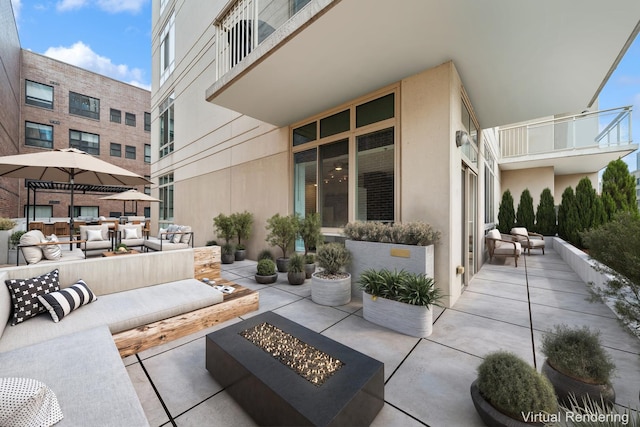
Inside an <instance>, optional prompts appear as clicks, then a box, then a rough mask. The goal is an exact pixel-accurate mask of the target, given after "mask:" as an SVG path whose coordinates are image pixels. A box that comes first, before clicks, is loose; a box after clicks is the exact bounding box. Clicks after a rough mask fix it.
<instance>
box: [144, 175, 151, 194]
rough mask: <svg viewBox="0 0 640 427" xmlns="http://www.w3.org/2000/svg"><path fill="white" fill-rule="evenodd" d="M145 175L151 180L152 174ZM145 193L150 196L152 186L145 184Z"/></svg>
mask: <svg viewBox="0 0 640 427" xmlns="http://www.w3.org/2000/svg"><path fill="white" fill-rule="evenodd" d="M144 177H145V179H146V180H147V181H151V176H150V175H145V176H144ZM144 194H146V195H147V196H150V195H151V187H149V186H148V185H145V186H144Z"/></svg>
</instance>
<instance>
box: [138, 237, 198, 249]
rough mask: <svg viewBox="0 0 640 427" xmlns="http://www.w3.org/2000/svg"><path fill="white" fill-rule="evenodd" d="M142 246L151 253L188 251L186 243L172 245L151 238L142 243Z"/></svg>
mask: <svg viewBox="0 0 640 427" xmlns="http://www.w3.org/2000/svg"><path fill="white" fill-rule="evenodd" d="M144 245H145V247H147V248H148V249H151V250H152V251H159V250H162V251H173V250H176V249H189V245H188V244H186V243H172V242H168V241H166V240H163V241H160V239H153V238H149V239H146V240H145V241H144ZM161 245H162V247H161Z"/></svg>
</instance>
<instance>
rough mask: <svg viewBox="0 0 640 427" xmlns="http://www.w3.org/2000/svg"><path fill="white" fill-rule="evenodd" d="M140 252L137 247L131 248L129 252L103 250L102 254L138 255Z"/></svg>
mask: <svg viewBox="0 0 640 427" xmlns="http://www.w3.org/2000/svg"><path fill="white" fill-rule="evenodd" d="M139 253H140V252H139V251H136V250H135V249H129V252H115V251H106V252H102V256H120V255H136V254H139Z"/></svg>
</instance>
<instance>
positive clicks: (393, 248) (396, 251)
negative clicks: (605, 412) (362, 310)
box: [345, 240, 435, 296]
mask: <svg viewBox="0 0 640 427" xmlns="http://www.w3.org/2000/svg"><path fill="white" fill-rule="evenodd" d="M345 245H346V247H347V249H349V252H351V264H350V265H349V267H348V271H349V273H351V295H352V296H358V295H360V292H361V290H360V283H359V282H360V275H361V274H362V273H363V272H364V271H365V270H369V269H372V268H373V269H376V270H380V269H383V268H386V269H388V270H391V271H393V270H398V271H400V270H405V271H408V272H410V273H418V274H420V273H422V274H425V275H427V276H428V277H434V274H435V272H434V267H433V262H434V247H433V245H429V246H415V245H398V244H395V243H378V242H361V241H357V240H347V241H345Z"/></svg>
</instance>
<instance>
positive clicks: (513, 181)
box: [500, 167, 555, 213]
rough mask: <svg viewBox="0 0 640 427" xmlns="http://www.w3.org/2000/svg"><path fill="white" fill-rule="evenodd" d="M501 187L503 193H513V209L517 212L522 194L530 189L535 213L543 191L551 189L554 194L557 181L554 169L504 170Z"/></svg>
mask: <svg viewBox="0 0 640 427" xmlns="http://www.w3.org/2000/svg"><path fill="white" fill-rule="evenodd" d="M500 186H501V188H502V192H504V191H506V190H507V189H508V190H510V191H511V195H512V196H513V207H514V209H516V211H517V210H518V204H519V203H520V196H521V195H522V192H523V191H524V190H525V189H526V188H528V189H529V192H530V193H531V197H532V198H533V211H534V213H535V211H536V209H537V208H538V204H539V203H540V194H541V193H542V190H544V189H545V188H549V190H551V194H553V193H554V189H555V179H554V171H553V167H544V168H530V169H520V170H504V171H502V174H501V182H500ZM501 196H502V195H501Z"/></svg>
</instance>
